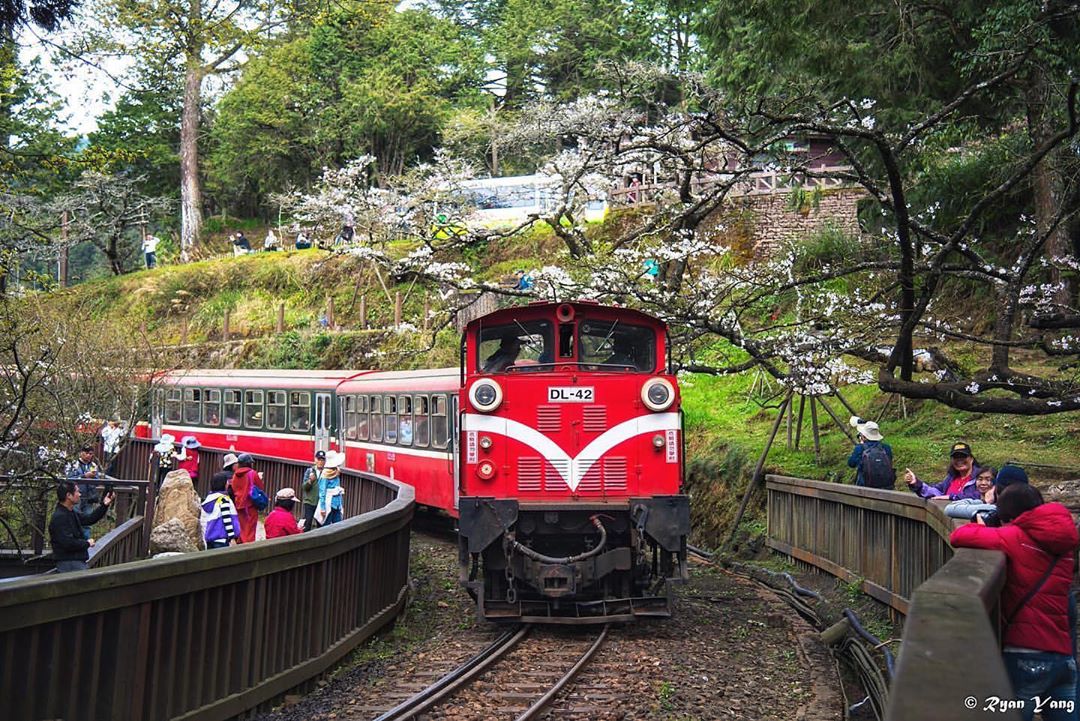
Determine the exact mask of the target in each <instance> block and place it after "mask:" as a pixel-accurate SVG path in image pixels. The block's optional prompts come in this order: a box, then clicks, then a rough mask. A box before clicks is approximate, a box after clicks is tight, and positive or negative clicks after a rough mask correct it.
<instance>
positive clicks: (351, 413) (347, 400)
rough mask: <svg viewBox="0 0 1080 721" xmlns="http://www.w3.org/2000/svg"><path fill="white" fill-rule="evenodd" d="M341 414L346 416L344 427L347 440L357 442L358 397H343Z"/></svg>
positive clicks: (343, 422)
mask: <svg viewBox="0 0 1080 721" xmlns="http://www.w3.org/2000/svg"><path fill="white" fill-rule="evenodd" d="M341 413H342V415H343V416H344V418H343V419H342V425H343V426H344V427H345V438H346V440H350V441H355V440H356V396H342V398H341Z"/></svg>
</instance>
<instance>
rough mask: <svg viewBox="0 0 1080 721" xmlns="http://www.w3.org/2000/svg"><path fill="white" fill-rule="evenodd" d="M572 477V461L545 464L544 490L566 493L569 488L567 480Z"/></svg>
mask: <svg viewBox="0 0 1080 721" xmlns="http://www.w3.org/2000/svg"><path fill="white" fill-rule="evenodd" d="M569 477H570V461H569V460H567V459H558V460H554V461H547V462H546V463H545V464H544V490H545V491H565V490H567V489H568V488H569V486H568V485H567V483H566V479H567V478H569Z"/></svg>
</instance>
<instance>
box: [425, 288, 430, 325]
mask: <svg viewBox="0 0 1080 721" xmlns="http://www.w3.org/2000/svg"><path fill="white" fill-rule="evenodd" d="M430 315H431V299H430V298H429V297H428V296H427V295H425V296H424V330H428V329H429V328H430V327H431V321H430V320H429V316H430Z"/></svg>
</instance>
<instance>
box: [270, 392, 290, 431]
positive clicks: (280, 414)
mask: <svg viewBox="0 0 1080 721" xmlns="http://www.w3.org/2000/svg"><path fill="white" fill-rule="evenodd" d="M285 411H286V408H285V391H267V392H266V427H267V428H269V429H270V430H272V431H283V430H285V426H286V421H285Z"/></svg>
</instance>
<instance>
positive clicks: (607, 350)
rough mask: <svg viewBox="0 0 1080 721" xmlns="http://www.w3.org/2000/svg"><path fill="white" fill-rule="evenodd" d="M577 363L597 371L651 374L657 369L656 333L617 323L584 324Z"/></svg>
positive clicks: (589, 321)
mask: <svg viewBox="0 0 1080 721" xmlns="http://www.w3.org/2000/svg"><path fill="white" fill-rule="evenodd" d="M578 362H579V363H580V364H581V365H583V366H586V367H588V368H595V369H596V370H623V371H626V370H629V371H634V372H637V373H651V372H652V371H653V370H654V369H655V368H656V332H655V331H654V330H653V329H652V328H648V327H646V326H640V325H630V324H629V323H624V322H621V321H618V320H613V321H608V320H589V319H587V320H583V321H582V322H581V323H580V324H579V326H578Z"/></svg>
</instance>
